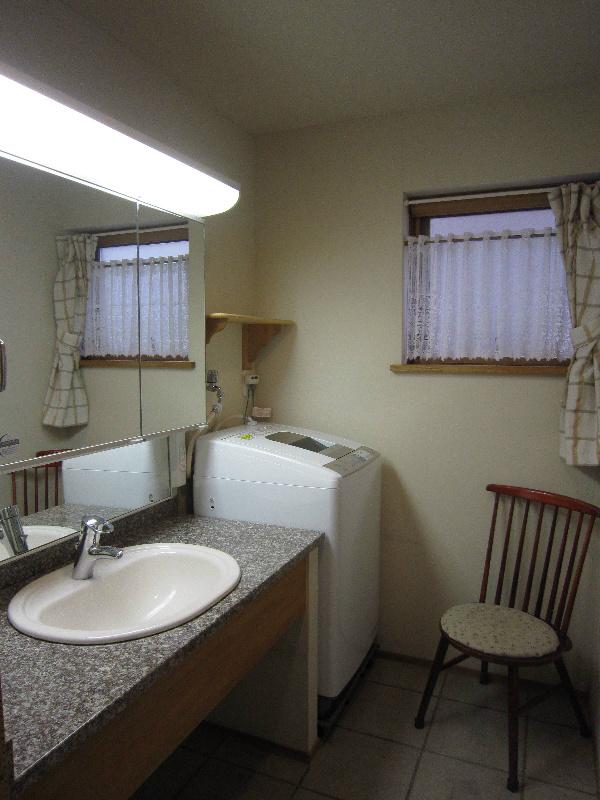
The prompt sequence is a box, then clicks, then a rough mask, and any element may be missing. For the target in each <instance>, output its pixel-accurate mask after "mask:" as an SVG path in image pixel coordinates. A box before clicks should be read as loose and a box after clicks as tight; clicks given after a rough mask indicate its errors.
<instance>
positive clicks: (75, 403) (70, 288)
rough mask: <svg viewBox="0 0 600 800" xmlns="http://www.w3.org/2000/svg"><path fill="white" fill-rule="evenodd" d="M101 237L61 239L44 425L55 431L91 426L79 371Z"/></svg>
mask: <svg viewBox="0 0 600 800" xmlns="http://www.w3.org/2000/svg"><path fill="white" fill-rule="evenodd" d="M97 241H98V237H97V236H88V235H78V236H57V238H56V250H57V254H58V264H59V268H58V273H57V275H56V280H55V282H54V319H55V321H56V344H55V349H54V360H53V362H52V372H51V373H50V383H49V385H48V391H47V392H46V399H45V400H44V412H43V414H44V416H43V424H44V425H49V426H51V427H53V428H70V427H73V426H76V425H87V422H88V401H87V394H86V391H85V386H84V384H83V378H82V376H81V372H80V370H79V348H80V345H81V337H82V334H83V330H84V327H85V314H86V306H87V294H88V282H89V269H90V265H91V263H92V262H93V260H94V258H95V255H96V245H97Z"/></svg>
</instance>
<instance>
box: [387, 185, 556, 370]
mask: <svg viewBox="0 0 600 800" xmlns="http://www.w3.org/2000/svg"><path fill="white" fill-rule="evenodd" d="M510 191H515V190H510ZM548 208H550V203H549V202H548V195H547V193H546V192H535V191H527V190H523V192H519V193H518V194H499V195H497V196H492V197H490V196H482V197H468V198H464V197H459V196H457V197H456V198H453V197H448V198H444V199H443V200H436V199H435V198H432V199H431V200H430V201H424V202H422V203H415V204H413V205H409V206H408V217H409V222H408V231H409V235H410V236H429V234H430V224H431V220H432V219H434V218H436V217H459V216H471V215H473V216H475V215H477V214H497V213H502V212H511V211H537V210H544V209H548ZM567 366H568V362H561V361H526V360H525V359H502V361H500V362H498V361H491V360H485V359H468V358H461V359H452V360H446V361H442V360H435V361H434V360H431V361H411V362H406V363H402V364H391V365H390V369H391V371H392V372H395V373H411V372H413V373H428V372H431V373H436V374H453V375H462V374H480V375H565V374H566V372H567Z"/></svg>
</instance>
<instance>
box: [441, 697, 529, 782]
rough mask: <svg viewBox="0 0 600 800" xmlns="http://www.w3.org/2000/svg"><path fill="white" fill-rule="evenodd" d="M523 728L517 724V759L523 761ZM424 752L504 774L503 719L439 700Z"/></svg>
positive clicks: (491, 712) (505, 744) (496, 713)
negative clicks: (502, 771) (472, 763)
mask: <svg viewBox="0 0 600 800" xmlns="http://www.w3.org/2000/svg"><path fill="white" fill-rule="evenodd" d="M426 727H427V726H426ZM523 728H524V726H523V724H521V725H520V726H519V733H520V737H521V739H520V747H519V756H520V759H522V758H523V742H524V736H523ZM425 749H426V750H428V751H431V752H434V753H439V754H441V755H445V756H451V757H453V758H459V759H463V760H464V761H474V762H476V763H478V764H483V765H485V766H490V767H496V768H497V769H501V770H505V769H507V763H508V731H507V715H506V714H504V713H501V712H500V711H494V710H493V709H489V708H479V707H477V706H471V705H467V704H466V703H458V702H455V701H454V700H446V699H444V698H443V697H441V698H440V700H439V702H438V706H437V709H436V713H435V718H434V720H433V722H432V723H431V731H430V734H429V738H428V739H427V742H426V744H425Z"/></svg>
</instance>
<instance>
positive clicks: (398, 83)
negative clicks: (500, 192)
mask: <svg viewBox="0 0 600 800" xmlns="http://www.w3.org/2000/svg"><path fill="white" fill-rule="evenodd" d="M64 2H65V4H66V5H68V6H69V7H70V8H71V9H73V10H75V11H78V12H79V13H82V14H84V15H86V16H88V17H89V18H90V19H91V20H93V22H94V23H95V24H96V25H98V26H99V27H102V28H104V29H105V31H107V32H108V33H109V34H111V35H112V36H113V37H114V38H116V39H117V40H119V42H121V43H122V44H123V45H126V46H127V47H128V48H130V49H132V50H133V51H134V52H136V53H137V54H138V56H140V57H141V58H142V59H143V60H145V61H148V62H152V64H153V65H154V66H155V67H158V68H159V69H160V70H161V71H162V72H163V73H164V74H165V75H166V77H167V78H168V79H170V80H172V81H173V82H175V83H177V84H179V86H180V87H181V88H182V89H184V90H185V91H186V92H187V94H188V96H190V97H191V98H195V99H198V100H201V101H203V102H205V103H208V104H209V105H210V107H212V108H213V109H214V110H215V111H217V112H219V113H220V114H221V115H223V116H224V117H227V118H228V119H230V120H232V121H233V122H235V123H236V124H237V125H239V126H240V127H241V128H243V129H245V130H247V131H250V132H253V133H262V132H265V131H275V130H284V129H288V128H296V127H302V126H307V125H316V124H323V123H329V122H334V121H337V120H342V119H349V118H356V117H362V116H371V115H377V114H383V113H389V112H393V111H401V110H406V109H417V108H423V107H427V106H432V105H438V104H441V103H457V102H461V101H466V100H472V99H476V98H484V97H491V96H498V95H504V96H506V95H511V94H512V95H521V94H525V93H527V92H532V91H539V90H544V89H552V88H555V87H557V86H569V85H574V84H579V83H590V82H597V81H598V80H599V79H600V58H599V57H598V33H599V32H600V2H598V0H410V2H408V0H395V2H393V1H392V0H125V1H124V0H64Z"/></svg>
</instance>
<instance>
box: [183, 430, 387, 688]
mask: <svg viewBox="0 0 600 800" xmlns="http://www.w3.org/2000/svg"><path fill="white" fill-rule="evenodd" d="M380 486H381V458H380V456H379V453H377V452H376V451H374V450H372V449H371V448H369V447H365V446H364V445H361V444H360V443H359V442H355V441H352V440H350V439H343V438H341V437H339V436H332V435H330V434H325V433H320V432H318V431H312V430H307V429H305V428H296V427H292V426H289V425H277V424H274V423H273V424H269V425H260V426H256V427H250V426H243V427H237V428H229V429H226V430H223V431H217V432H216V433H212V434H208V435H206V436H202V437H200V439H198V441H197V443H196V451H195V461H194V513H195V514H200V515H202V516H208V517H220V518H224V519H235V520H246V521H248V522H264V523H268V524H272V525H281V526H284V527H288V528H306V529H309V530H318V531H323V533H325V534H326V536H325V540H324V543H323V546H322V547H321V548H320V551H319V695H320V696H321V698H323V699H324V700H333V699H334V698H336V697H337V696H338V695H339V694H340V693H341V692H342V691H343V689H344V688H345V687H346V685H347V684H348V682H349V681H350V680H351V678H352V677H353V676H354V674H355V673H356V671H357V670H358V668H359V667H360V665H361V663H362V661H363V660H364V658H365V657H366V655H367V654H368V652H369V650H370V648H371V646H372V644H373V642H374V639H375V635H376V631H377V621H378V608H379V526H380V505H381V488H380Z"/></svg>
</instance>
